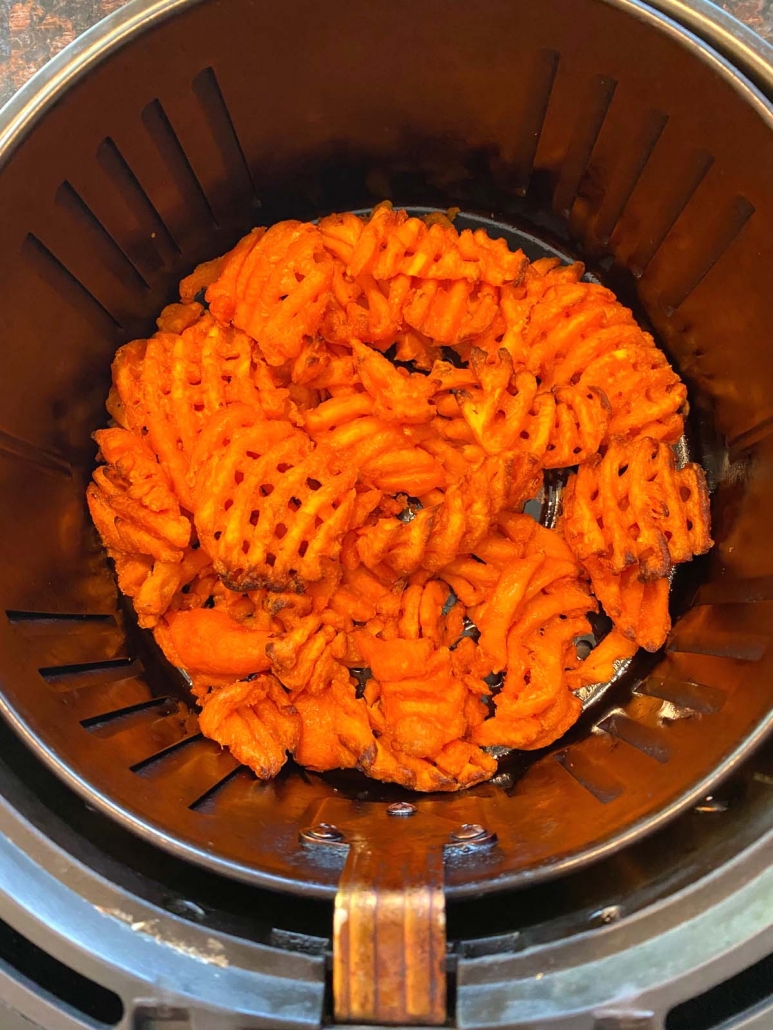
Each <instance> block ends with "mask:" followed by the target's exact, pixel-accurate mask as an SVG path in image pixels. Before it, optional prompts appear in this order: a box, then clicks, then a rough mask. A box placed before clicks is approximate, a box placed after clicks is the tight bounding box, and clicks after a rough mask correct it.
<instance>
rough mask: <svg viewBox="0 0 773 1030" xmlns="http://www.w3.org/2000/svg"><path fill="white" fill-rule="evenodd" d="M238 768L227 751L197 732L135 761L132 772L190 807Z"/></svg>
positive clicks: (179, 802)
mask: <svg viewBox="0 0 773 1030" xmlns="http://www.w3.org/2000/svg"><path fill="white" fill-rule="evenodd" d="M238 768H239V763H238V762H237V760H236V759H235V758H234V757H233V755H232V754H231V752H230V751H227V750H225V749H224V748H221V747H220V745H219V744H216V743H215V742H214V741H212V740H207V739H206V738H205V737H203V736H202V735H201V733H198V732H197V733H193V734H192V735H191V736H189V737H186V738H185V739H183V740H181V741H180V742H179V743H178V744H177V745H176V746H172V747H169V748H166V749H165V750H164V751H161V752H158V753H157V754H154V755H151V756H149V757H148V758H145V759H144V760H142V761H140V762H136V763H135V764H134V766H133V771H134V772H135V773H137V775H139V776H142V778H143V779H145V780H148V781H150V782H152V783H158V785H159V787H163V790H164V791H165V792H167V793H168V794H169V795H170V796H172V797H174V798H175V801H176V802H177V803H178V804H180V805H184V806H185V807H186V808H189V807H191V806H195V805H197V804H198V803H199V801H200V799H201V798H202V797H204V796H205V795H207V794H208V793H209V792H210V791H211V790H213V789H215V788H216V787H217V786H219V785H220V784H221V783H223V782H224V780H225V779H226V777H228V776H230V775H231V774H232V773H233V772H234V771H235V770H236V769H238Z"/></svg>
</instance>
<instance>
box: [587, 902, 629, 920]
mask: <svg viewBox="0 0 773 1030" xmlns="http://www.w3.org/2000/svg"><path fill="white" fill-rule="evenodd" d="M621 915H622V912H621V910H620V906H619V905H607V907H606V908H600V909H599V910H598V912H594V913H593V915H592V916H591V921H592V922H594V923H604V924H606V923H614V922H616V921H617V920H618V919H619V918H620V916H621Z"/></svg>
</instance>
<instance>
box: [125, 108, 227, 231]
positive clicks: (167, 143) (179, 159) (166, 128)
mask: <svg viewBox="0 0 773 1030" xmlns="http://www.w3.org/2000/svg"><path fill="white" fill-rule="evenodd" d="M142 124H143V125H144V126H145V128H146V130H147V132H148V135H149V136H150V138H151V139H152V140H153V142H154V144H155V145H156V148H157V150H158V152H159V154H160V155H161V158H162V160H163V162H164V164H165V166H166V169H167V171H168V173H169V175H170V177H171V178H172V180H173V182H174V184H175V186H176V187H177V190H178V192H179V193H180V196H181V197H182V198H183V200H184V202H185V206H186V208H187V209H188V217H189V219H190V220H191V221H195V220H197V219H199V220H200V219H201V218H202V217H203V218H206V219H209V220H210V221H211V222H213V223H214V225H217V219H216V218H215V216H214V214H213V213H212V209H211V208H210V206H209V202H208V201H207V198H206V196H205V194H204V190H203V189H202V188H201V184H200V182H199V180H198V179H197V178H196V175H195V173H194V171H193V169H192V168H191V164H190V161H189V160H188V157H187V155H186V153H185V151H184V150H183V148H182V146H181V144H180V141H179V139H178V138H177V136H176V135H175V131H174V129H173V128H172V126H171V124H170V122H169V119H168V118H167V116H166V112H165V111H164V108H163V107H162V106H161V101H160V100H152V101H151V102H150V103H149V104H148V105H147V107H145V108H144V109H143V112H142ZM196 212H200V213H199V214H197V213H196Z"/></svg>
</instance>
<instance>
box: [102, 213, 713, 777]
mask: <svg viewBox="0 0 773 1030" xmlns="http://www.w3.org/2000/svg"><path fill="white" fill-rule="evenodd" d="M583 276H584V269H583V267H582V265H580V264H574V265H569V266H563V265H561V264H560V262H559V261H558V260H556V259H553V258H543V259H540V260H537V261H534V262H529V261H528V260H527V258H526V257H525V256H524V255H523V253H521V252H520V251H513V250H511V249H510V248H509V247H508V245H507V243H506V242H505V241H504V240H502V239H494V238H492V237H490V236H489V235H488V234H487V233H486V232H484V231H483V230H481V229H477V230H475V231H472V230H470V229H462V230H461V231H458V230H457V229H456V228H455V226H454V224H453V221H452V218H451V217H448V216H446V215H441V214H434V215H429V216H426V217H424V218H418V217H412V216H409V215H408V214H407V213H406V212H405V211H400V210H395V209H393V208H392V206H391V205H389V204H381V205H379V206H378V207H377V208H375V209H374V211H373V212H372V214H371V215H370V216H369V217H360V216H358V215H354V214H336V215H330V216H328V217H326V218H323V219H321V220H320V221H319V222H318V223H316V224H313V223H310V222H299V221H287V222H280V223H278V224H276V225H273V226H271V227H269V228H257V229H254V230H253V231H252V232H251V233H250V234H249V235H247V236H246V237H245V238H244V239H243V240H241V241H240V242H239V243H237V245H236V246H235V247H234V249H233V250H232V251H230V253H228V254H226V255H224V256H222V257H220V258H216V259H214V260H213V261H209V262H206V263H205V264H204V265H200V266H199V267H198V268H197V269H195V270H194V271H193V272H192V273H191V275H189V276H188V277H187V278H186V279H184V280H183V281H182V283H181V284H180V299H179V302H176V303H173V304H170V305H168V306H167V307H166V308H164V309H163V311H162V312H161V313H160V315H159V318H158V321H157V332H155V333H154V334H153V335H152V336H151V337H150V338H149V339H146V340H135V341H133V342H131V343H128V344H126V345H125V346H123V347H121V348H120V350H119V351H118V352H117V354H116V356H115V360H114V362H113V368H112V372H113V385H112V388H111V390H110V394H109V397H108V400H107V409H108V412H109V415H110V418H111V424H110V428H107V429H102V430H99V431H98V432H97V433H96V434H95V440H96V443H97V446H98V448H99V455H98V457H99V464H98V466H97V468H96V470H95V472H94V477H93V482H92V483H91V484H90V485H89V487H88V491H87V501H88V506H89V509H90V511H91V514H92V518H93V521H94V524H95V526H96V528H97V530H98V532H99V534H100V536H101V538H102V541H103V543H104V544H105V547H106V549H107V552H108V555H109V556H110V558H111V559H112V561H113V562H114V565H115V571H116V575H117V578H118V584H119V587H120V589H121V590H122V591H123V593H124V594H126V595H127V597H129V598H130V599H131V601H132V604H133V606H134V609H135V612H136V614H137V618H138V621H139V624H140V626H142V627H144V628H147V629H150V630H152V631H153V633H154V635H155V638H156V641H157V642H158V644H159V646H160V647H161V649H162V650H163V652H164V654H165V655H166V657H167V658H168V660H169V661H170V662H171V663H172V664H173V665H175V666H177V667H179V668H181V669H183V670H185V672H186V673H187V675H188V677H189V679H190V682H191V684H192V690H193V693H194V695H195V697H196V699H197V701H198V704H199V705H200V708H201V714H200V726H201V731H202V733H204V734H205V735H206V736H208V737H211V738H212V739H213V740H216V741H217V742H218V743H220V744H221V745H222V746H223V747H226V748H229V749H230V750H231V752H232V753H233V755H234V756H235V757H236V758H237V759H238V761H240V762H242V763H244V764H245V765H248V766H249V767H250V768H251V769H252V770H253V771H254V773H255V775H256V776H258V777H259V778H261V779H269V778H271V777H273V776H276V775H277V773H278V772H279V771H280V769H281V768H282V767H283V766H284V764H285V763H286V762H287V761H288V759H289V758H292V759H294V761H295V762H297V763H299V764H300V765H302V766H304V767H306V768H307V769H309V770H310V771H312V772H315V773H324V772H327V771H329V770H333V769H341V768H343V769H358V770H360V771H361V772H363V773H364V774H365V775H367V776H370V777H373V778H375V779H380V780H386V781H391V782H394V783H398V784H401V785H402V786H404V787H406V788H408V789H411V790H419V791H454V790H459V789H462V788H465V787H470V786H473V785H475V784H477V783H481V782H482V781H485V780H487V779H489V778H490V777H491V776H493V775H494V773H495V771H496V768H497V762H496V759H495V758H494V757H493V753H492V749H496V748H516V749H523V750H529V749H539V748H543V747H546V746H548V745H550V744H551V743H552V742H553V741H555V740H556V739H557V738H559V737H560V736H561V735H562V734H563V733H565V732H566V730H567V729H568V728H569V727H570V726H571V725H572V724H573V723H574V722H575V720H576V719H577V717H578V714H579V712H580V708H581V702H580V699H579V697H578V694H577V691H579V690H581V689H582V688H586V687H588V686H590V685H592V684H594V683H597V682H601V681H605V680H608V679H609V678H611V676H612V675H613V674H614V672H615V670H616V669H617V668H618V666H619V663H620V662H621V661H623V660H627V659H629V658H630V657H631V656H632V655H633V654H634V652H635V651H636V649H637V648H638V647H644V648H646V649H648V650H657V649H658V648H659V647H660V646H662V644H663V642H664V640H665V638H666V635H667V633H668V629H669V625H670V622H669V614H668V599H669V582H670V578H669V577H670V576H671V574H672V572H673V569H674V567H675V566H676V565H678V564H680V563H682V562H685V561H688V560H690V559H691V558H692V557H693V555H696V554H703V553H705V552H706V551H707V550H708V549H709V548H710V547H711V537H710V527H709V509H708V492H707V486H706V478H705V475H704V474H703V471H702V469H701V468H700V467H699V466H698V465H696V464H692V463H686V464H681V465H680V464H679V462H678V461H677V459H676V456H675V452H674V450H673V449H672V445H673V444H675V443H676V442H677V441H678V440H679V439H680V438H681V436H682V432H683V423H684V416H685V414H686V411H687V401H686V390H685V387H684V385H683V383H682V382H681V380H680V379H679V376H678V375H677V374H676V372H675V371H674V370H673V369H672V367H671V366H670V365H669V363H668V361H667V359H666V357H665V355H664V354H663V353H662V352H661V351H660V350H659V349H658V348H657V347H656V346H655V343H654V341H653V339H652V337H651V336H649V334H648V333H646V332H644V331H643V330H642V329H641V328H640V327H639V326H638V325H637V323H636V321H635V319H634V317H633V315H632V314H631V312H630V311H629V310H628V309H627V308H625V307H623V306H622V305H621V304H620V303H618V301H617V300H616V298H615V296H614V294H612V293H611V292H610V291H609V290H607V289H606V288H604V287H603V286H600V285H599V284H598V283H594V282H587V281H585V280H584V278H583ZM546 470H566V487H565V490H564V494H563V511H562V513H561V516H560V518H559V520H558V523H557V525H556V527H555V528H554V529H550V528H547V527H545V526H542V525H540V524H539V523H538V522H536V521H535V520H534V519H533V518H532V517H531V516H530V515H527V514H525V513H524V506H525V504H526V503H527V502H528V501H530V500H532V499H535V498H537V497H538V496H539V494H540V491H541V488H542V484H543V477H544V474H545V472H546ZM601 610H603V611H604V612H606V614H607V615H608V616H609V617H610V618H611V619H612V621H613V623H614V629H613V630H612V632H611V633H609V635H608V636H606V637H605V638H604V639H603V640H602V641H601V642H600V643H599V644H598V645H597V646H596V648H595V649H594V650H592V651H591V653H590V655H589V656H587V657H585V658H581V656H580V653H579V649H578V642H579V641H580V640H581V639H582V640H583V641H585V642H586V643H587V641H588V640H589V639H590V637H591V634H592V622H591V620H592V619H593V617H594V614H595V613H597V612H599V611H601Z"/></svg>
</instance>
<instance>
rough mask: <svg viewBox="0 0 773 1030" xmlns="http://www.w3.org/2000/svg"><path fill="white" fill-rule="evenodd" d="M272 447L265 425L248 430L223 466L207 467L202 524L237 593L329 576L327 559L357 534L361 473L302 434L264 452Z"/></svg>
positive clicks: (199, 525)
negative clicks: (355, 522)
mask: <svg viewBox="0 0 773 1030" xmlns="http://www.w3.org/2000/svg"><path fill="white" fill-rule="evenodd" d="M268 425H271V426H276V427H279V426H280V424H279V423H268V424H267V426H268ZM265 442H266V441H265V437H264V432H263V426H261V427H259V428H257V429H252V430H245V431H244V432H242V434H241V435H237V436H236V437H235V439H233V440H231V442H230V444H229V446H228V448H227V449H226V451H225V454H224V455H223V456H222V458H220V456H218V457H219V458H220V464H219V466H218V467H217V468H212V469H211V470H210V469H207V468H205V469H204V471H203V474H202V477H200V478H199V479H197V484H196V492H197V495H199V496H203V495H204V493H206V497H207V500H206V501H205V502H204V503H202V504H200V505H199V507H198V510H197V513H196V526H197V529H198V532H199V534H200V536H201V538H202V540H203V541H204V543H205V546H206V547H207V550H208V551H209V553H210V554H211V555H212V557H213V559H214V562H215V568H216V570H217V571H218V573H219V574H220V575H221V576H222V577H223V580H224V582H225V583H226V584H227V585H228V586H230V587H231V588H232V589H248V590H254V589H257V588H260V587H263V586H266V587H268V588H269V589H271V590H287V589H292V590H302V589H303V584H304V583H306V582H309V583H310V582H314V581H316V580H318V579H320V578H321V577H322V573H323V565H322V562H323V559H326V558H335V557H336V556H337V554H338V552H339V551H340V547H341V541H342V540H343V537H344V535H345V533H347V532H348V530H349V529H351V528H352V524H351V523H352V516H353V514H354V509H355V500H356V494H355V490H354V483H355V480H356V478H357V473H356V470H355V469H349V470H347V471H344V472H341V471H339V470H338V468H337V462H336V461H335V460H334V456H333V454H332V452H330V451H329V450H327V449H326V448H323V447H317V448H316V449H313V444H312V443H311V441H310V440H308V438H307V437H305V436H304V435H303V434H301V433H300V432H295V431H294V432H292V434H291V435H288V436H286V437H285V439H283V440H279V441H278V442H277V443H275V444H274V446H273V447H271V446H269V447H268V448H266V449H265V450H263V448H264V447H265ZM261 451H263V453H262V454H261ZM207 472H211V474H210V475H209V476H207ZM205 477H206V480H207V483H208V484H209V489H208V490H206V491H205V490H204V487H203V486H202V480H203V479H204V478H205Z"/></svg>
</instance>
